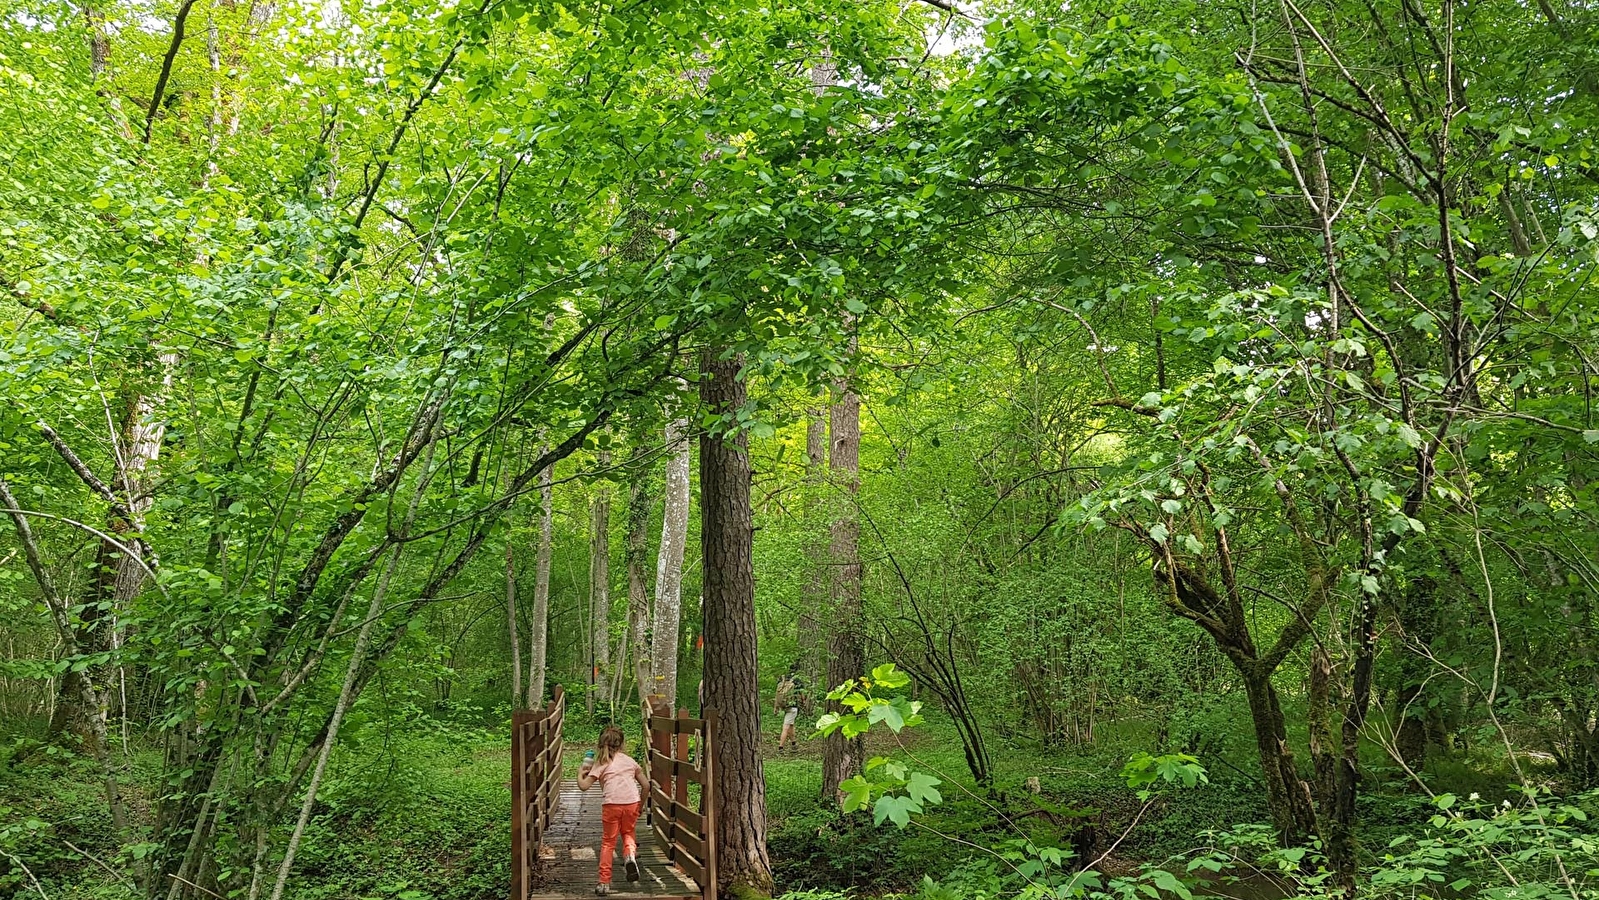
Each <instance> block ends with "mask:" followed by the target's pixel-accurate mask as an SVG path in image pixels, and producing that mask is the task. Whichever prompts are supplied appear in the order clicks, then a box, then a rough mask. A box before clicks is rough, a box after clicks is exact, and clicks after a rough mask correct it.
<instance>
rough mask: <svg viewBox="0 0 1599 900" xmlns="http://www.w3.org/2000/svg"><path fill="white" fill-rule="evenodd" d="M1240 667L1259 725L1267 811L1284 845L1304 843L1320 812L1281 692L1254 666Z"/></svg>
mask: <svg viewBox="0 0 1599 900" xmlns="http://www.w3.org/2000/svg"><path fill="white" fill-rule="evenodd" d="M1237 668H1238V672H1239V675H1240V676H1241V677H1242V680H1243V682H1244V695H1245V697H1246V698H1247V699H1248V700H1249V715H1250V719H1251V720H1252V721H1253V723H1254V726H1255V752H1256V753H1257V754H1258V755H1259V757H1260V770H1261V774H1262V775H1263V776H1264V778H1265V785H1266V809H1267V811H1268V812H1269V814H1270V815H1271V822H1272V825H1274V826H1276V828H1277V836H1278V839H1279V840H1281V841H1282V843H1283V846H1285V847H1293V846H1297V845H1300V844H1303V843H1305V841H1306V840H1308V839H1309V838H1310V836H1311V835H1313V834H1315V833H1316V813H1315V808H1314V807H1313V806H1312V805H1311V798H1310V786H1309V785H1308V784H1306V783H1305V781H1304V779H1303V778H1301V777H1300V776H1299V768H1298V766H1297V765H1296V764H1295V762H1294V752H1293V750H1292V749H1290V748H1289V746H1288V728H1287V725H1286V724H1285V721H1284V718H1283V710H1282V706H1281V705H1280V704H1279V703H1278V702H1277V690H1276V688H1274V687H1272V684H1271V675H1269V674H1262V673H1259V672H1255V671H1253V669H1254V668H1255V667H1253V666H1250V665H1241V666H1238V667H1237Z"/></svg>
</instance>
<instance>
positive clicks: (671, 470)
mask: <svg viewBox="0 0 1599 900" xmlns="http://www.w3.org/2000/svg"><path fill="white" fill-rule="evenodd" d="M666 451H667V452H668V453H670V454H671V456H669V457H668V458H667V461H666V490H665V494H666V501H665V508H666V514H665V517H664V518H663V520H662V522H661V552H660V556H659V558H657V559H656V562H655V609H654V611H653V613H652V618H651V622H650V653H651V657H652V658H651V663H650V669H651V677H652V678H653V682H652V683H651V685H650V693H652V694H656V695H659V696H661V697H665V698H666V705H667V706H668V707H670V708H676V705H677V645H678V625H679V620H680V619H681V618H682V614H683V549H684V544H685V543H687V541H688V506H689V490H688V463H689V443H688V419H686V418H683V419H673V420H672V421H671V422H670V423H669V424H668V425H667V426H666Z"/></svg>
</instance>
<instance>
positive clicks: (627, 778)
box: [589, 753, 644, 805]
mask: <svg viewBox="0 0 1599 900" xmlns="http://www.w3.org/2000/svg"><path fill="white" fill-rule="evenodd" d="M643 771H644V767H643V766H640V765H639V764H638V761H637V760H635V759H634V758H633V757H631V756H628V755H627V754H626V753H618V754H616V755H615V756H613V757H611V761H610V762H608V763H606V764H605V765H603V766H595V767H594V768H592V769H590V770H589V777H590V778H597V779H599V782H600V793H601V795H602V796H603V798H604V802H605V803H606V804H607V805H609V804H612V803H624V804H625V803H637V802H639V801H640V800H641V799H643V798H642V797H640V796H639V790H638V776H637V775H635V774H634V773H635V772H643Z"/></svg>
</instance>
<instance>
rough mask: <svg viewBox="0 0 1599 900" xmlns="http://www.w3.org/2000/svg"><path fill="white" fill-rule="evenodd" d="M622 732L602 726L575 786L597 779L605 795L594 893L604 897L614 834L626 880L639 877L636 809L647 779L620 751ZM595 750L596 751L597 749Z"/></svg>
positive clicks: (607, 890)
mask: <svg viewBox="0 0 1599 900" xmlns="http://www.w3.org/2000/svg"><path fill="white" fill-rule="evenodd" d="M623 740H624V736H623V734H622V729H620V728H617V727H616V726H615V725H607V726H605V730H604V731H602V732H600V740H599V743H598V744H597V745H596V748H595V751H590V753H589V754H588V756H587V757H586V758H585V759H584V760H583V767H582V768H581V769H579V770H578V773H577V786H578V788H579V789H581V790H585V791H586V790H588V789H589V788H591V787H593V786H594V785H595V783H596V782H598V783H599V785H600V790H601V792H602V794H603V797H604V804H603V805H602V806H601V807H600V809H601V813H600V822H601V825H602V826H603V827H604V829H605V830H604V837H602V838H601V839H600V883H599V884H598V885H597V886H595V888H594V893H596V894H598V895H599V896H601V897H603V896H605V895H607V894H609V893H610V892H611V858H612V857H613V856H614V855H615V854H616V837H617V835H621V836H622V857H623V863H622V865H623V868H625V869H626V870H627V880H628V881H638V879H639V869H638V838H637V836H636V834H635V833H636V832H637V830H638V813H639V806H640V805H641V803H642V801H643V799H644V795H645V792H647V791H648V790H649V782H648V781H646V780H645V776H644V767H643V766H640V765H639V764H638V762H637V761H636V760H634V759H633V757H631V756H628V755H627V754H626V753H623V752H622V742H623ZM596 751H597V752H596Z"/></svg>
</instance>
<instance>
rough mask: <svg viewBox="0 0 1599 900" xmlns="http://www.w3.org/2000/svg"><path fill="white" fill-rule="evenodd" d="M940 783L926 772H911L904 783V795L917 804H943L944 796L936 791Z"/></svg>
mask: <svg viewBox="0 0 1599 900" xmlns="http://www.w3.org/2000/svg"><path fill="white" fill-rule="evenodd" d="M942 783H943V782H941V781H939V780H938V779H937V778H934V777H933V776H931V775H929V774H927V773H926V772H912V773H910V778H909V779H908V780H907V781H906V784H905V793H906V794H908V795H909V796H910V797H912V798H913V799H915V800H916V801H917V802H919V803H923V804H926V805H928V806H932V805H934V804H938V803H943V802H944V795H943V794H941V793H939V791H938V786H939V785H940V784H942Z"/></svg>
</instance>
